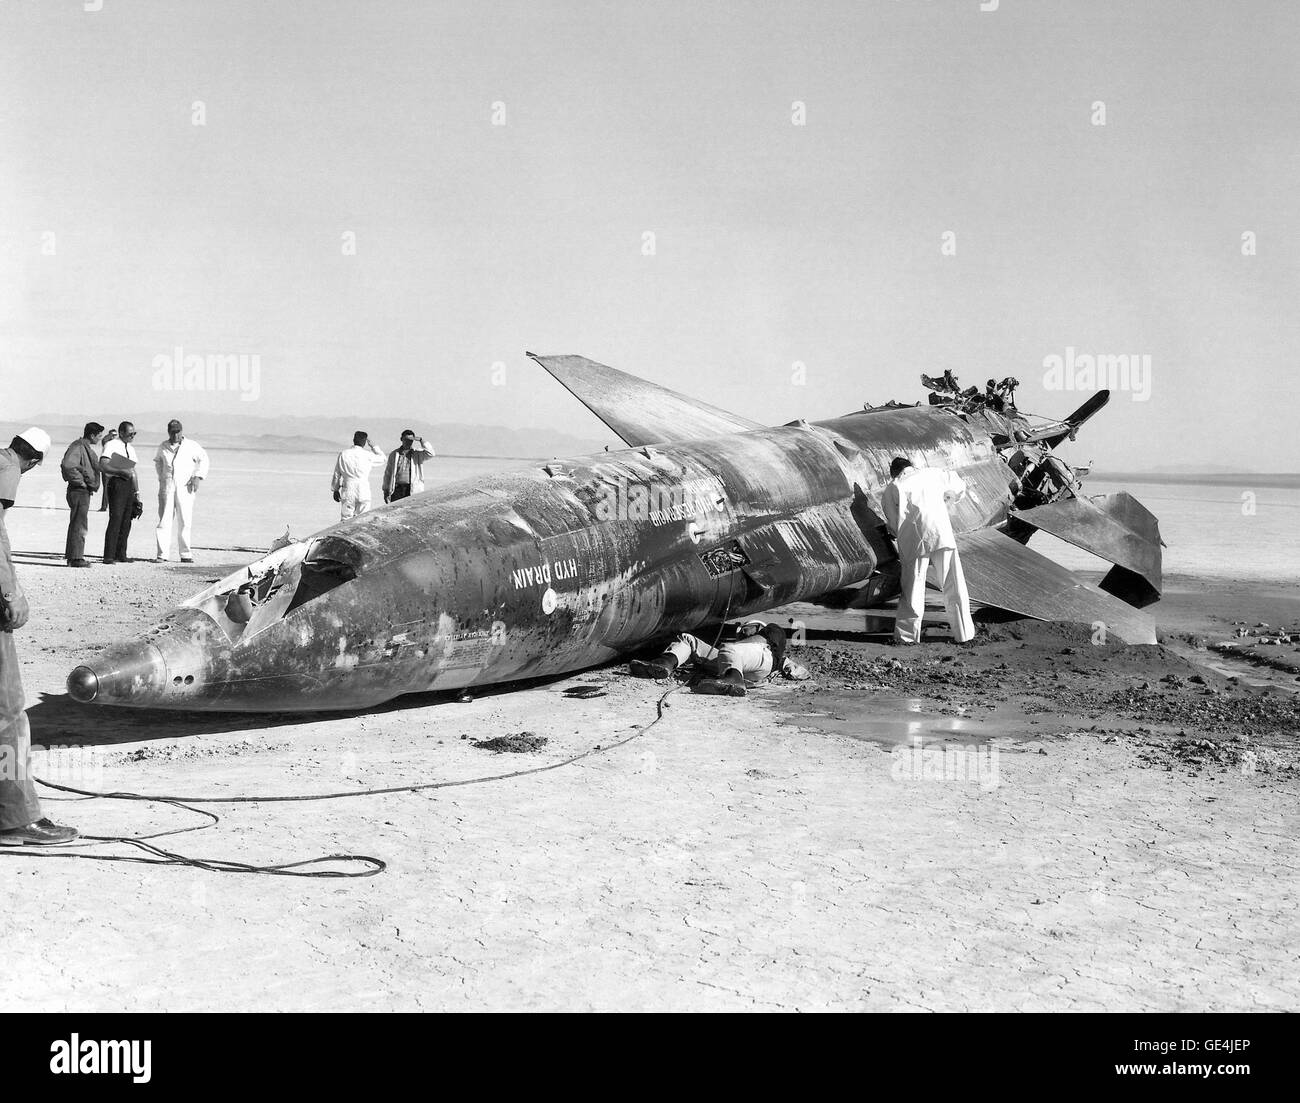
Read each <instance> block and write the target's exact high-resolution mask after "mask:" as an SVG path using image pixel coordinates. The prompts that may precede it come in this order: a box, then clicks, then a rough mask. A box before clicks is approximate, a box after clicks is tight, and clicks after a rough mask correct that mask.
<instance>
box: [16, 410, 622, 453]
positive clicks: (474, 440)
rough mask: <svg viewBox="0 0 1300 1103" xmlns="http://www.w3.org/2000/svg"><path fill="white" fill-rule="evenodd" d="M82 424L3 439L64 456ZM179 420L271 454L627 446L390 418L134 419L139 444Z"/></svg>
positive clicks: (218, 440)
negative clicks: (360, 442)
mask: <svg viewBox="0 0 1300 1103" xmlns="http://www.w3.org/2000/svg"><path fill="white" fill-rule="evenodd" d="M91 416H93V415H87V416H86V417H84V418H81V417H70V416H69V415H67V414H50V413H45V414H36V415H34V416H33V417H30V418H26V419H24V420H23V421H21V422H15V421H10V420H5V421H0V438H2V439H3V443H5V444H7V443H8V442H9V440H10V439H12V437H13V435H14V434H15V433H19V432H22V430H23V429H25V428H27V427H28V426H29V425H39V426H40V427H41V428H42V429H44V430H45V431H46V432H47V433H49V434H50V436H51V437H52V438H53V440H54V442H55V444H56V445H58V446H59V448H60V451H61V450H62V448H63V447H66V446H67V444H68V443H70V442H71V441H73V440H75V439H76V438H77V437H79V436H80V435H81V430H82V427H83V426H84V425H85V423H86V422H87V421H88V420H90V417H91ZM171 417H179V418H180V420H181V421H182V422H183V423H184V425H185V434H186V436H192V437H193V438H194V439H195V440H197V441H198V442H199V443H200V444H202V445H204V446H205V447H208V448H241V449H257V450H261V451H271V452H337V451H339V449H341V448H346V447H347V446H349V445H350V444H351V443H352V434H353V433H354V432H355V431H356V430H358V429H364V430H365V431H366V432H367V433H369V434H370V436H371V439H373V440H374V441H375V443H376V444H378V445H379V447H381V448H385V449H388V448H396V447H397V445H398V442H399V438H400V437H401V433H402V430H403V429H414V430H415V431H416V433H418V434H420V435H422V436H423V437H425V438H426V439H427V440H428V442H429V444H430V445H431V446H432V447H433V450H434V451H435V452H438V453H440V454H442V455H452V456H494V457H495V456H500V457H504V458H518V459H534V458H549V457H552V456H581V455H585V454H587V453H589V452H599V451H600V450H601V449H602V448H604V447H605V445H606V444H611V446H612V447H622V444H621V443H619V442H617V441H616V440H615V438H614V437H613V436H612V435H611V436H609V437H607V438H606V439H605V440H598V439H593V438H590V437H586V438H584V437H576V436H572V435H570V434H568V433H561V432H556V431H554V430H551V429H508V428H506V427H505V426H502V425H463V424H459V423H451V424H442V425H421V424H420V423H419V422H411V421H404V420H399V419H398V418H392V417H371V418H367V417H312V416H300V417H279V418H268V417H256V416H253V415H249V414H204V415H192V416H187V415H186V414H185V413H184V412H177V413H173V414H150V413H142V414H140V415H139V416H138V418H137V420H136V423H135V425H136V429H137V430H138V431H139V434H140V436H139V440H140V441H142V442H144V443H145V444H148V445H150V446H152V445H154V444H157V443H159V442H161V441H162V440H164V439H166V436H167V422H168V420H169V419H170V418H171Z"/></svg>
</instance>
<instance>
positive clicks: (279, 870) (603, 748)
mask: <svg viewBox="0 0 1300 1103" xmlns="http://www.w3.org/2000/svg"><path fill="white" fill-rule="evenodd" d="M679 688H681V687H680V686H676V685H674V686H671V687H670V688H669V689H668V690H666V691H665V692H664V693H663V694H662V695H661V696H660V698H659V700H658V701H657V702H656V704H655V717H654V719H653V720H651V721H650V722H649V723H648V724H645V725H644V726H642V727H640V728H638V729H637V730H636V731H634V732H633V733H632V734H631V735H629V736H626V737H624V738H623V739H620V740H618V741H617V742H615V743H609V744H601V745H598V746H596V747H593V748H592V749H591V750H587V751H583V752H582V753H581V754H575V755H571V756H570V757H569V758H566V759H563V760H561V761H559V762H550V763H547V764H546V765H545V766H532V767H529V768H528V769H525V770H512V771H511V772H509V773H505V774H488V775H486V776H483V777H471V778H463V779H461V780H459V781H427V782H421V783H419V784H416V785H390V786H387V787H385V788H382V789H349V790H346V791H344V792H339V793H304V794H291V795H268V796H239V797H220V796H197V797H190V796H172V795H169V794H156V793H128V792H111V793H108V792H97V791H95V790H93V789H78V788H76V787H74V786H71V785H59V784H57V783H56V782H53V781H45V780H43V779H41V778H36V779H35V780H36V782H37V783H38V784H40V785H43V786H45V788H47V789H55V790H57V791H58V792H61V793H73V794H75V795H77V796H80V797H87V798H102V799H106V800H138V801H152V802H155V803H158V804H170V805H172V806H173V807H175V808H183V809H184V810H185V811H187V812H193V813H195V814H196V815H200V816H206V817H208V819H209V820H210V821H211V822H209V823H202V824H195V825H193V826H191V827H181V828H173V829H171V830H168V831H158V832H155V833H154V834H152V835H139V836H132V835H83V836H81V837H80V838H81V841H82V842H89V843H96V844H113V843H122V844H126V845H128V846H134V847H136V848H137V849H139V850H143V851H144V852H145V853H146V854H152V855H154V857H152V858H144V857H136V856H134V855H118V854H85V853H81V852H73V851H67V850H61V849H58V848H56V847H38V846H31V847H28V846H22V847H8V846H4V847H0V857H26V858H84V859H87V860H89V861H95V862H138V863H142V864H144V865H184V866H191V867H194V868H196V869H205V870H208V871H210V872H213V873H261V874H267V875H274V876H280V877H373V876H374V875H375V874H377V873H382V872H383V871H384V870H386V869H387V868H388V863H386V862H384V861H383V860H382V859H380V858H374V857H371V856H370V855H368V854H327V855H324V856H323V857H320V858H307V859H304V860H302V861H299V862H283V863H280V864H279V865H264V866H259V865H253V864H250V863H247V862H236V861H233V860H230V859H226V858H191V857H189V856H187V855H184V854H177V853H176V852H174V851H171V850H164V849H163V848H162V847H159V846H155V845H154V844H153V843H151V842H149V840H150V839H158V838H162V837H164V836H167V835H182V834H185V833H186V832H188V831H203V830H206V829H207V828H210V827H215V826H216V825H217V824H218V823H220V822H221V817H220V816H218V815H217V814H216V813H215V812H209V811H207V810H206V809H203V808H194V807H192V805H195V804H261V803H267V804H272V803H286V802H291V801H313V800H341V799H343V798H345V797H370V796H383V795H386V794H389V793H419V792H424V791H426V790H429V789H452V788H457V787H459V786H465V785H485V784H487V783H488V782H493V781H508V780H510V779H511V778H517V777H528V776H529V775H531V774H544V773H547V772H548V771H550V770H558V769H560V768H562V767H564V766H572V765H573V764H574V763H575V762H581V761H582V760H583V759H584V758H590V757H591V756H593V755H597V754H605V753H607V752H608V751H613V750H616V749H618V748H619V747H623V746H626V745H627V744H628V743H631V742H632V740H634V739H639V738H640V737H641V736H643V735H645V734H646V732H648V731H649V730H650V729H651V728H653V727H654V726H655V725H656V724H657V723H659V721H660V720H662V719H663V716H664V709H665V708H666V707H667V701H668V698H669V697H670V696H672V695H673V694H674V693H676V692H677V690H678V689H679ZM73 845H76V844H75V843H74V844H73ZM328 862H354V863H361V864H362V865H363V866H365V867H366V868H364V869H360V870H351V871H349V870H338V869H313V870H304V869H303V868H302V867H304V866H316V865H322V864H324V863H328Z"/></svg>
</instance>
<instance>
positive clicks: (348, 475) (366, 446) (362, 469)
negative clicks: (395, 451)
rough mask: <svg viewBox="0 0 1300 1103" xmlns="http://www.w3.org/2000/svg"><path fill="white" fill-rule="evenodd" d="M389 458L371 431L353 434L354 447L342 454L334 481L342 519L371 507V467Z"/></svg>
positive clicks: (344, 450) (337, 462)
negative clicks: (376, 443) (375, 440)
mask: <svg viewBox="0 0 1300 1103" xmlns="http://www.w3.org/2000/svg"><path fill="white" fill-rule="evenodd" d="M387 458H388V457H387V456H385V455H384V453H383V451H382V450H381V449H379V448H377V447H375V445H374V443H373V442H372V441H371V440H370V434H369V433H362V432H360V431H358V432H355V433H353V434H352V447H351V448H345V449H343V451H342V452H340V453H339V458H338V459H337V460H335V461H334V478H333V480H331V482H330V487H331V489H332V490H333V491H334V500H335V501H336V502H338V504H339V519H340V520H342V521H346V520H347V519H348V518H349V517H355V516H357V514H359V513H365V512H366V510H368V509H369V508H370V469H371V468H372V467H374V466H375V464H377V463H382V462H383V461H384V460H385V459H387Z"/></svg>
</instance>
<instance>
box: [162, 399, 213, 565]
mask: <svg viewBox="0 0 1300 1103" xmlns="http://www.w3.org/2000/svg"><path fill="white" fill-rule="evenodd" d="M183 428H184V426H182V425H181V423H180V422H179V421H176V420H174V419H173V420H172V421H169V422H168V423H167V439H166V440H165V441H163V442H162V444H160V445H158V451H157V452H156V453H154V457H153V467H154V470H155V471H156V472H157V473H158V528H157V530H156V532H155V533H154V535H155V536H156V537H157V542H158V558H157V559H155V560H154V562H155V563H165V562H166V561H167V556H168V553H169V552H170V551H171V546H172V514H173V513H175V514H176V515H177V517H179V518H180V525H179V529H180V531H179V533H178V534H177V545H178V547H179V548H180V553H181V562H182V563H193V562H194V557H193V556H192V555H191V554H190V526H191V524H192V522H193V520H194V496H195V495H196V494H197V493H198V492H199V484H200V483H202V482H203V480H204V479H206V478H207V477H208V454H207V453H206V452H205V451H204V450H203V446H202V445H200V444H199V442H198V441H196V440H190V439H189V437H187V436H186V435H185V433H184V432H183V431H182V430H183Z"/></svg>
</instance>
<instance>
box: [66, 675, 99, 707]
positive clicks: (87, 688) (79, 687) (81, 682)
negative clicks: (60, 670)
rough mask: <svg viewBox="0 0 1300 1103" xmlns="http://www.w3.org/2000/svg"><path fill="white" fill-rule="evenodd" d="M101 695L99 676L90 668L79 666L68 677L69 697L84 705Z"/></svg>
mask: <svg viewBox="0 0 1300 1103" xmlns="http://www.w3.org/2000/svg"><path fill="white" fill-rule="evenodd" d="M98 694H99V675H98V674H96V673H95V672H94V671H93V670H91V669H90V667H88V666H79V667H77V668H76V669H74V670H73V671H72V673H71V674H69V675H68V696H69V697H71V698H72V699H73V700H74V701H80V702H81V703H82V704H83V705H88V704H90V702H91V701H93V700H94V699H95V698H96V696H98Z"/></svg>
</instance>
